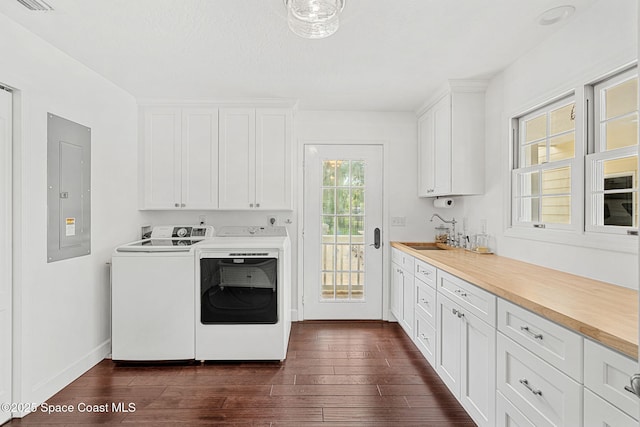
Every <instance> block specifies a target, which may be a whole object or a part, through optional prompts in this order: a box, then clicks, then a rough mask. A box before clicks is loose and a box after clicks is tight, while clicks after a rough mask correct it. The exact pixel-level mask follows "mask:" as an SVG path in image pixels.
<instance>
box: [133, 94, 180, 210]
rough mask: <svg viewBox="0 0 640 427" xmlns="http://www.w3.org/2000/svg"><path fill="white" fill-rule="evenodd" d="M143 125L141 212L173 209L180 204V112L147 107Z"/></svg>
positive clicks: (178, 110) (173, 109) (172, 109)
mask: <svg viewBox="0 0 640 427" xmlns="http://www.w3.org/2000/svg"><path fill="white" fill-rule="evenodd" d="M143 114H144V119H143V120H144V123H143V135H142V137H143V143H142V159H143V162H144V163H143V171H144V172H143V183H144V184H143V197H142V206H141V208H142V209H175V208H180V203H181V194H180V191H181V166H182V163H181V124H182V123H181V113H180V109H179V108H160V107H158V108H148V109H145V110H144V112H143Z"/></svg>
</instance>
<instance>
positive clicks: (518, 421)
mask: <svg viewBox="0 0 640 427" xmlns="http://www.w3.org/2000/svg"><path fill="white" fill-rule="evenodd" d="M496 426H497V427H513V426H517V427H536V426H535V425H534V424H533V423H532V422H531V421H529V420H528V419H527V417H525V416H524V415H523V414H522V412H520V411H518V408H516V407H515V406H513V403H511V402H509V399H507V398H506V397H504V396H503V395H502V393H500V392H499V391H496Z"/></svg>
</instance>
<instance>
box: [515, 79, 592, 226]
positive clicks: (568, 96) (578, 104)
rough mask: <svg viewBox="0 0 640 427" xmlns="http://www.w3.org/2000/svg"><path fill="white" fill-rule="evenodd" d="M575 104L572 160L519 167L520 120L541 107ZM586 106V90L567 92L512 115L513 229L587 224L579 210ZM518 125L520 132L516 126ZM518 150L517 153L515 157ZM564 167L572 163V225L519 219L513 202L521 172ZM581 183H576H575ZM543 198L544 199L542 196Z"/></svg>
mask: <svg viewBox="0 0 640 427" xmlns="http://www.w3.org/2000/svg"><path fill="white" fill-rule="evenodd" d="M572 102H573V103H575V116H576V119H575V120H576V122H575V123H576V126H575V145H574V157H573V158H572V159H565V160H558V161H554V162H548V163H544V164H542V165H532V166H527V167H517V166H519V165H517V164H516V162H517V161H518V160H519V157H520V155H521V148H522V145H521V144H520V138H522V129H521V128H520V126H519V124H518V125H517V126H516V124H517V123H518V122H519V121H523V120H525V119H526V118H527V117H535V116H537V115H540V109H544V110H545V111H550V110H553V109H556V108H561V107H562V106H564V105H568V104H570V103H572ZM583 106H584V93H582V92H580V91H578V90H576V91H571V92H565V93H563V94H561V95H560V96H557V97H554V98H551V99H550V100H547V102H544V103H541V104H538V105H536V106H535V107H532V108H528V109H527V110H525V111H524V112H522V113H520V114H515V115H513V116H512V119H511V121H510V123H511V127H512V129H511V132H510V134H511V140H510V144H509V146H510V147H511V151H510V156H511V161H510V170H511V174H510V177H509V180H510V183H511V187H510V190H511V191H510V197H509V199H510V202H509V212H510V215H511V222H510V224H509V225H510V227H511V228H518V229H523V230H527V229H535V231H536V232H539V231H542V230H562V231H572V232H578V231H579V230H581V229H582V226H583V224H584V211H583V209H580V206H582V205H583V203H584V191H583V187H582V184H581V183H580V182H579V181H580V179H579V178H581V177H583V176H584V162H583V161H582V158H583V157H584V153H585V148H584V147H583V146H582V144H581V142H582V141H583V140H584V138H583V137H582V135H583V134H584V129H583V127H582V126H581V123H582V122H581V121H580V120H579V119H578V118H579V117H582V116H583V115H584V114H585V109H584V108H583ZM515 127H517V129H518V132H519V133H520V134H518V133H517V132H516V130H515V129H514V128H515ZM516 150H517V156H516ZM562 166H571V194H570V196H571V223H570V224H553V223H544V222H543V221H538V222H521V221H518V212H517V209H518V208H517V206H515V205H514V201H515V199H516V197H515V195H516V194H517V193H516V186H517V185H518V183H517V180H516V179H514V177H515V176H517V175H518V174H519V173H526V172H528V171H540V172H541V173H542V172H543V171H544V170H548V169H556V168H560V167H562ZM575 181H578V183H579V184H580V185H575V184H576V182H575ZM541 200H542V199H541Z"/></svg>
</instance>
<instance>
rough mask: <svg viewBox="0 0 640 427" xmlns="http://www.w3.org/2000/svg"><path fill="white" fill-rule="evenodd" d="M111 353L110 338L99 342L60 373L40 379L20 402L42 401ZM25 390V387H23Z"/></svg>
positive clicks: (21, 414) (16, 415) (22, 413)
mask: <svg viewBox="0 0 640 427" xmlns="http://www.w3.org/2000/svg"><path fill="white" fill-rule="evenodd" d="M109 353H111V338H109V339H108V340H106V341H104V342H103V343H101V344H100V345H99V346H98V347H96V348H95V349H93V350H92V351H90V352H89V353H87V354H86V355H85V356H84V357H82V358H81V359H79V360H77V361H75V362H73V363H71V364H70V365H69V366H67V367H66V368H65V369H63V370H62V371H61V372H60V373H58V374H56V375H54V376H52V377H51V378H49V379H47V380H44V381H41V382H39V383H38V384H36V385H34V386H33V388H31V391H30V392H29V393H28V394H29V395H26V394H27V393H25V396H23V399H21V401H22V402H34V403H38V404H41V403H44V402H46V401H47V399H49V398H51V397H52V396H53V395H54V394H56V393H58V392H59V391H60V390H62V389H63V388H65V387H66V386H68V385H69V384H71V383H72V382H73V381H75V380H76V379H78V378H79V377H80V376H81V375H82V374H84V373H85V372H87V371H88V370H89V369H91V368H93V367H94V366H95V365H96V364H98V363H99V362H100V361H102V360H103V359H104V358H105V357H106V356H107V355H108V354H109ZM25 390H26V389H25ZM29 413H30V412H19V413H14V414H13V417H14V418H22V417H24V416H25V415H28V414H29Z"/></svg>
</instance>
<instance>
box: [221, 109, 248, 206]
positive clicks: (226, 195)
mask: <svg viewBox="0 0 640 427" xmlns="http://www.w3.org/2000/svg"><path fill="white" fill-rule="evenodd" d="M255 125H256V123H255V110H254V109H253V108H223V109H220V142H219V143H220V148H219V154H220V159H219V165H220V172H219V179H220V186H219V191H220V193H219V201H220V203H219V206H220V208H222V209H248V208H253V207H254V205H255V139H256V138H255V135H256V127H255Z"/></svg>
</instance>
